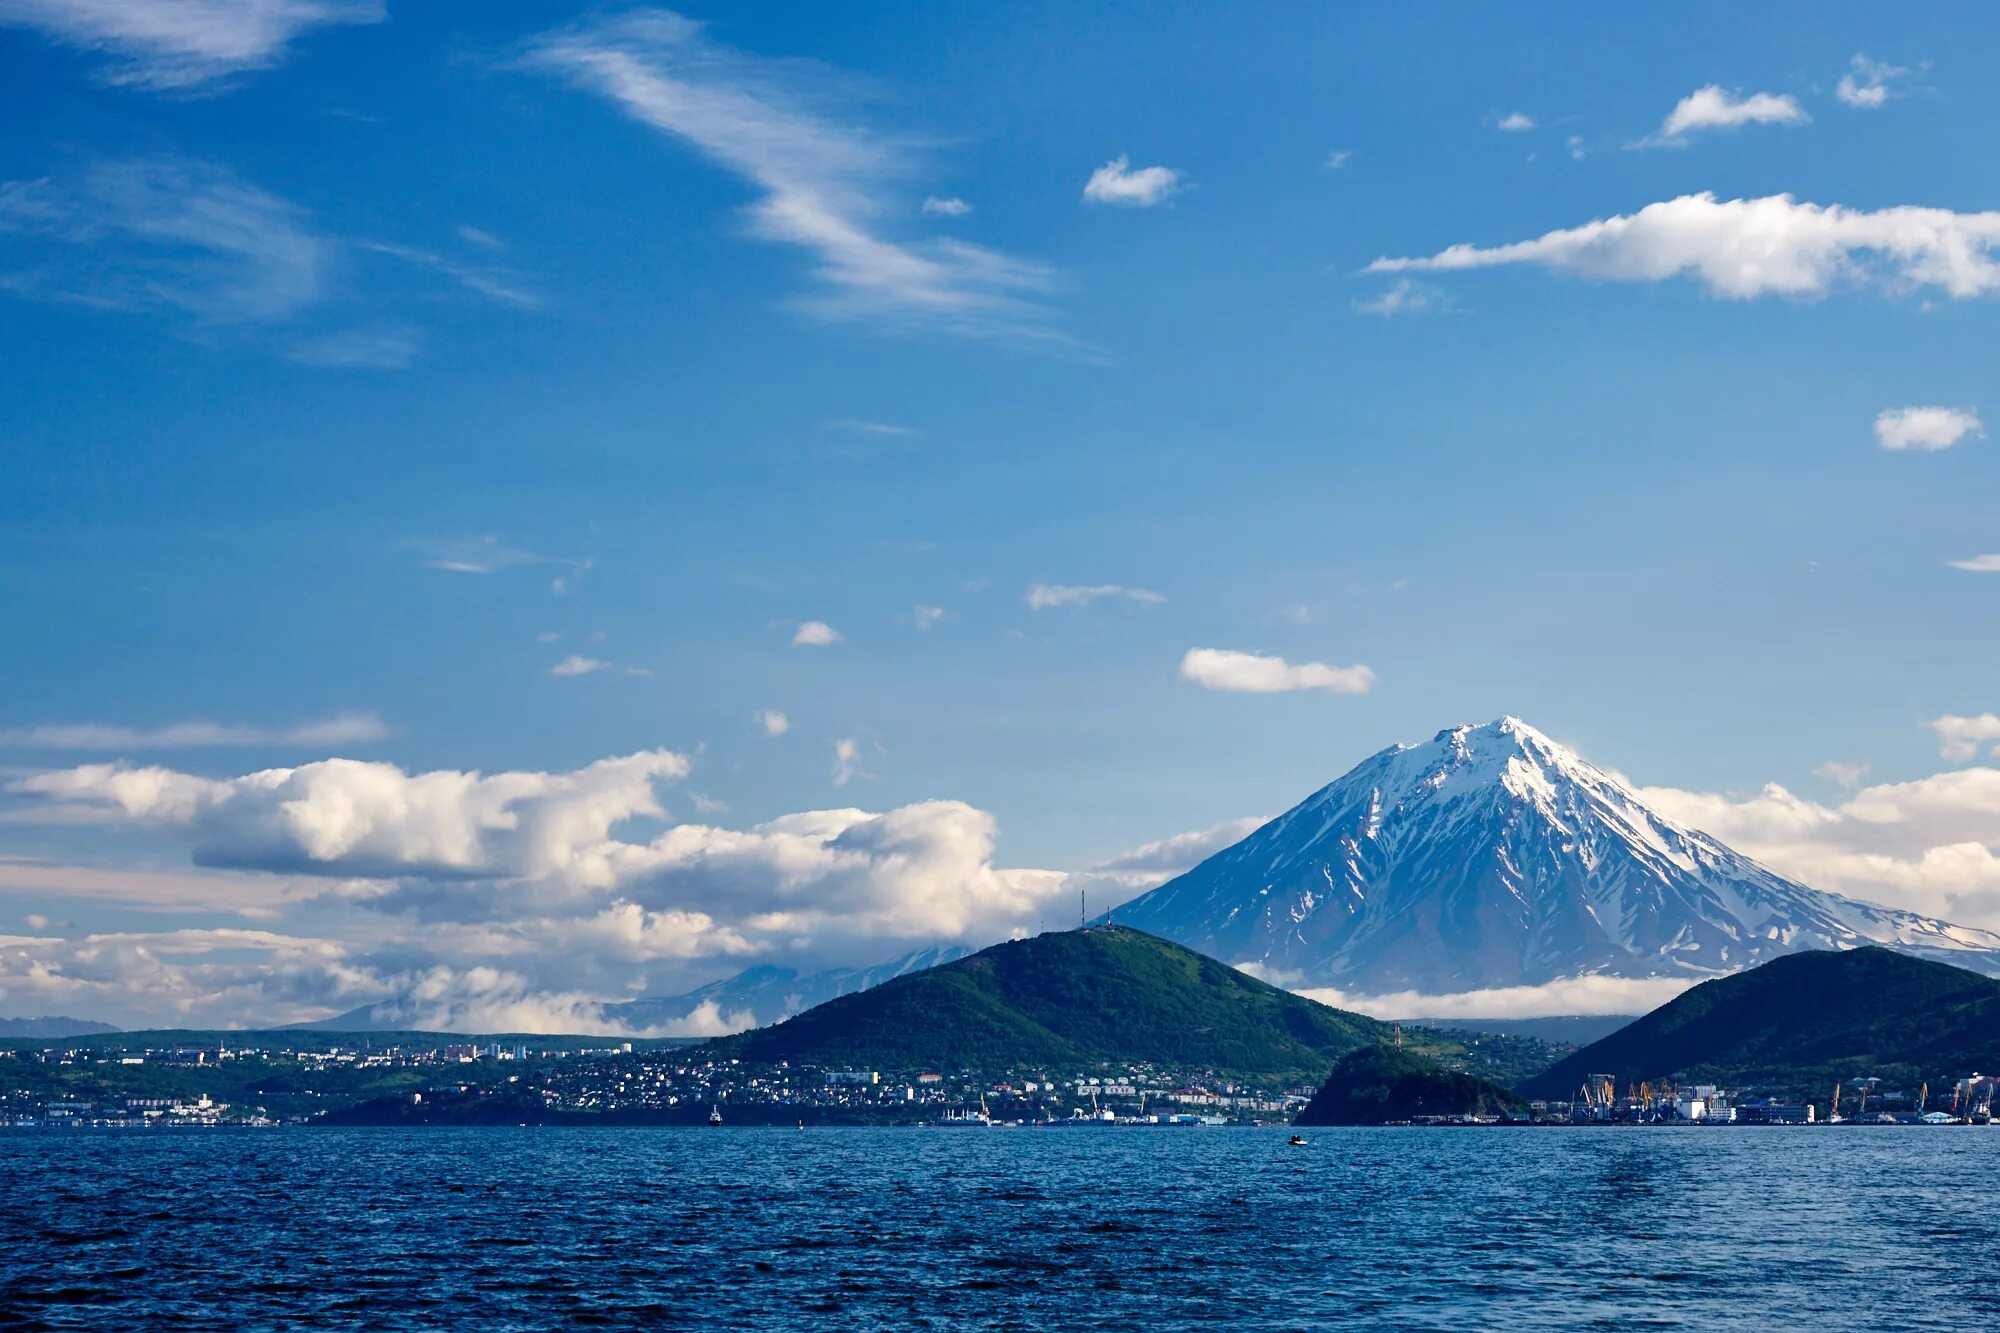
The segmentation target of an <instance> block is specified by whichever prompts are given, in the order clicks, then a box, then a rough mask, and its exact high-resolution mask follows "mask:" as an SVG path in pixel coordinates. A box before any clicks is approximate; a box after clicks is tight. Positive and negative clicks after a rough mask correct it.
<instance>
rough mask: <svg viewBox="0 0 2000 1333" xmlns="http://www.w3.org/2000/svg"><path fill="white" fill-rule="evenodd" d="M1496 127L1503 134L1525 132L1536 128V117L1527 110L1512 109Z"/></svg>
mask: <svg viewBox="0 0 2000 1333" xmlns="http://www.w3.org/2000/svg"><path fill="white" fill-rule="evenodd" d="M1494 128H1495V129H1497V130H1499V131H1500V132H1501V133H1503V134H1525V133H1527V132H1528V131H1529V130H1532V129H1534V128H1535V118H1534V117H1533V116H1531V115H1529V114H1528V113H1527V112H1525V111H1510V112H1508V113H1507V114H1506V115H1504V116H1502V117H1501V118H1500V120H1499V122H1498V123H1497V124H1496V125H1495V126H1494Z"/></svg>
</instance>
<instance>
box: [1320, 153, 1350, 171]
mask: <svg viewBox="0 0 2000 1333" xmlns="http://www.w3.org/2000/svg"><path fill="white" fill-rule="evenodd" d="M1353 156H1354V150H1353V149H1352V148H1336V149H1334V150H1333V151H1332V152H1330V153H1328V154H1327V155H1326V162H1325V163H1324V164H1323V165H1324V166H1325V167H1326V169H1327V170H1328V171H1339V170H1340V169H1341V168H1342V167H1344V166H1346V165H1347V160H1348V159H1349V158H1351V157H1353Z"/></svg>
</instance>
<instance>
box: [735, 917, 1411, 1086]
mask: <svg viewBox="0 0 2000 1333" xmlns="http://www.w3.org/2000/svg"><path fill="white" fill-rule="evenodd" d="M1389 1036H1390V1029H1389V1028H1388V1027H1387V1026H1386V1025H1385V1024H1382V1023H1378V1022H1376V1021H1375V1020H1374V1019H1371V1018H1364V1017H1362V1016H1361V1015H1359V1014H1350V1013H1346V1012H1344V1011H1342V1010H1339V1009H1333V1008H1329V1007H1328V1006H1326V1005H1323V1004H1319V1003H1317V1002H1315V1001H1313V1000H1308V999H1306V998H1304V997H1303V996H1299V995H1294V994H1292V993H1291V992H1290V991H1286V990H1280V989H1279V988H1278V987H1276V986H1271V985H1267V984H1265V983H1264V982H1261V981H1258V980H1257V979H1256V978H1254V977H1250V976H1247V975H1245V974H1244V973H1242V972H1238V971H1237V970H1235V969H1234V968H1231V967H1227V966H1225V965H1223V964H1222V963H1219V962H1217V961H1215V960H1214V959H1213V958H1205V957H1203V956H1202V955H1200V954H1198V953H1195V952H1193V951H1191V950H1189V949H1185V948H1182V947H1181V946H1180V945H1177V944H1173V943H1171V942H1169V941H1167V940H1163V939H1158V938H1156V937H1154V936H1151V935H1147V934H1144V933H1142V932H1140V931H1137V930H1133V929H1130V928H1128V927H1124V926H1096V927H1091V928H1088V929H1084V930H1072V931H1065V932H1060V933H1056V932H1052V933H1049V934H1045V935H1037V936H1035V937H1034V938H1032V939H1025V940H1013V941H1009V942H1008V943H1005V944H996V945H994V946H993V947H992V948H990V949H982V950H980V951H979V952H978V953H976V954H973V955H971V956H970V957H966V958H961V959H959V960H958V961H956V962H950V963H945V964H943V965H942V966H939V967H933V968H930V969H928V970H926V971H922V972H916V973H912V974H911V975H908V976H904V977H898V978H896V979H895V980H892V981H886V982H884V983H882V984H881V985H879V986H876V987H874V988H873V989H871V990H865V991H861V992H859V993H857V994H852V995H846V996H842V997H841V998H839V999H836V1000H831V1001H829V1002H827V1003H826V1004H823V1005H820V1006H819V1007H818V1008H815V1009H809V1010H807V1011H806V1012H805V1013H803V1014H800V1015H798V1016H797V1017H794V1018H791V1019H787V1020H786V1021H785V1022H782V1023H779V1024H778V1025H777V1026H775V1027H767V1028H759V1029H757V1030H756V1031H754V1032H744V1033H740V1034H738V1035H736V1036H733V1037H724V1038H721V1039H719V1040H717V1041H714V1042H711V1043H710V1044H709V1046H708V1047H707V1049H708V1050H710V1051H712V1052H715V1053H716V1054H718V1055H723V1056H729V1057H734V1058H737V1059H742V1060H748V1061H759V1062H772V1061H777V1060H789V1061H791V1062H792V1063H794V1064H811V1065H819V1066H822V1067H835V1068H838V1067H840V1066H842V1065H849V1064H853V1065H861V1066H866V1067H891V1068H899V1069H909V1068H923V1067H929V1068H934V1069H937V1070H939V1071H940V1072H942V1071H945V1070H950V1069H985V1070H994V1071H997V1070H1003V1069H1008V1068H1015V1069H1037V1068H1045V1069H1062V1070H1074V1069H1082V1068H1087V1067H1089V1066H1091V1065H1093V1064H1095V1063H1097V1062H1098V1061H1111V1062H1115V1063H1116V1064H1118V1065H1121V1066H1123V1065H1127V1064H1131V1063H1155V1064H1161V1065H1169V1066H1176V1067H1181V1068H1203V1069H1215V1070H1222V1071H1228V1072H1234V1073H1238V1074H1245V1075H1251V1074H1256V1075H1305V1076H1309V1077H1313V1078H1317V1077H1319V1076H1320V1075H1321V1074H1323V1073H1324V1072H1325V1071H1326V1070H1327V1069H1328V1068H1329V1067H1330V1066H1331V1065H1332V1063H1333V1062H1334V1060H1335V1059H1337V1058H1338V1057H1339V1056H1341V1055H1343V1054H1345V1053H1347V1052H1348V1051H1351V1050H1354V1049H1356V1048H1358V1047H1362V1046H1368V1045H1373V1044H1376V1043H1379V1042H1381V1041H1383V1040H1385V1039H1387V1038H1388V1037H1389Z"/></svg>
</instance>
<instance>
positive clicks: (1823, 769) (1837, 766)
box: [1813, 759, 1868, 791]
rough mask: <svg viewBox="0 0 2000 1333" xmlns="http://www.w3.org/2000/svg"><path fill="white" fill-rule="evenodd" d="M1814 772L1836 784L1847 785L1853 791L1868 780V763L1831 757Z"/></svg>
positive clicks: (1839, 785)
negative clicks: (1851, 761)
mask: <svg viewBox="0 0 2000 1333" xmlns="http://www.w3.org/2000/svg"><path fill="white" fill-rule="evenodd" d="M1813 773H1814V775H1815V776H1818V777H1822V778H1825V779H1826V780H1827V781H1828V782H1831V783H1833V784H1834V785H1835V786H1838V787H1845V788H1847V789H1848V790H1849V791H1853V790H1854V789H1855V788H1856V787H1859V786H1860V785H1861V784H1862V783H1863V782H1864V781H1866V780H1867V778H1868V765H1867V764H1862V763H1847V762H1845V761H1843V760H1839V759H1829V760H1827V761H1826V762H1825V763H1823V764H1821V765H1820V766H1819V767H1817V768H1815V769H1813Z"/></svg>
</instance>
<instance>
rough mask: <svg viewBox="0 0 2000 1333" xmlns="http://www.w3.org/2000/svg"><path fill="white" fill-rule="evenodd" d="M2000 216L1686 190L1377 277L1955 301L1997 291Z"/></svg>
mask: <svg viewBox="0 0 2000 1333" xmlns="http://www.w3.org/2000/svg"><path fill="white" fill-rule="evenodd" d="M1996 242H2000V212H1985V213H1955V212H1952V211H1951V210H1949V209H1943V208H1916V207H1910V206H1907V205H1904V206H1898V207H1892V208H1881V209H1874V210H1866V209H1853V208H1845V207H1842V206H1840V205H1838V204H1832V205H1824V206H1822V205H1820V204H1813V203H1801V202H1799V201H1797V200H1795V199H1793V198H1792V196H1790V195H1788V194H1777V195H1770V196H1767V197H1765V198H1761V199H1730V200H1717V199H1716V197H1715V196H1714V195H1713V194H1708V193H1702V194H1690V195H1682V196H1681V197H1679V198H1677V199H1669V200H1665V201H1663V202H1661V203H1656V204H1648V205H1647V206H1646V207H1644V208H1642V209H1640V210H1639V211H1638V212H1637V213H1633V214H1630V215H1621V216H1615V217H1610V218H1602V219H1599V220H1597V221H1594V222H1587V223H1585V224H1584V225H1582V226H1580V227H1570V228H1566V229H1564V230H1560V231H1551V232H1548V233H1546V234H1544V235H1542V236H1538V237H1536V238H1534V239H1532V240H1526V241H1517V242H1514V243H1512V244H1509V245H1498V246H1490V247H1482V246H1477V245H1470V244H1459V245H1454V246H1451V247H1449V248H1448V249H1445V250H1441V251H1439V252H1438V253H1437V254H1434V255H1430V256H1425V257H1414V258H1407V257H1406V258H1382V259H1378V260H1376V261H1375V262H1374V263H1372V264H1370V265H1369V266H1368V271H1369V272H1371V273H1413V272H1433V273H1438V272H1456V271H1460V270H1465V269H1478V268H1497V267H1501V266H1503V265H1510V264H1535V265H1540V266H1541V267H1544V268H1550V269H1556V270H1559V271H1562V272H1568V273H1575V274H1579V275H1581V276H1583V277H1588V278H1601V279H1605V280H1609V281H1614V282H1664V281H1666V280H1668V279H1670V278H1677V277H1692V278H1694V279H1695V280H1697V281H1699V282H1700V283H1701V284H1702V285H1703V286H1704V287H1706V288H1707V289H1708V290H1709V292H1710V293H1711V294H1713V295H1716V296H1722V297H1728V298H1731V299H1737V300H1746V299H1749V298H1752V297H1758V296H1792V297H1814V296H1823V295H1825V294H1826V293H1827V292H1829V291H1831V290H1832V289H1833V288H1834V287H1835V286H1836V285H1838V284H1842V283H1847V284H1853V285H1857V286H1859V285H1866V284H1869V283H1876V284H1879V285H1882V286H1885V287H1888V288H1889V289H1891V290H1895V291H1907V290H1915V289H1919V288H1925V287H1932V288H1936V289H1938V290H1940V291H1942V292H1944V293H1945V294H1946V295H1948V296H1951V297H1953V298H1956V299H1961V300H1963V299H1969V298H1972V297H1976V296H1985V295H1989V294H1991V293H1993V292H1994V291H1996V290H2000V264H1996V263H1995V262H1994V259H1993V256H1992V253H1991V252H1992V249H1993V246H1994V245H1995V243H1996Z"/></svg>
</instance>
